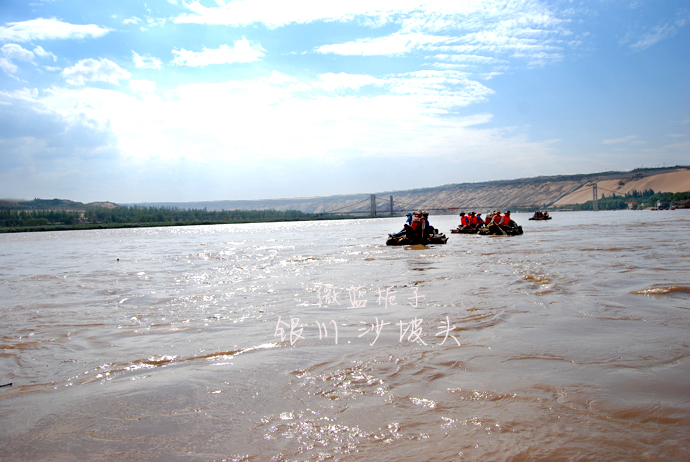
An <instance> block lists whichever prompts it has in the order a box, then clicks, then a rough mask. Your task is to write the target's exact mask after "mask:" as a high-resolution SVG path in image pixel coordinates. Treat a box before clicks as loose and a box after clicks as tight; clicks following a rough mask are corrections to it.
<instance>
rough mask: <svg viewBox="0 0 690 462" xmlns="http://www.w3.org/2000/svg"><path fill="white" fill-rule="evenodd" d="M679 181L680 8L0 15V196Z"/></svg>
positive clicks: (143, 5) (153, 8) (529, 6)
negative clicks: (645, 173) (642, 172)
mask: <svg viewBox="0 0 690 462" xmlns="http://www.w3.org/2000/svg"><path fill="white" fill-rule="evenodd" d="M689 164H690V3H688V2H687V0H664V1H647V0H626V1H616V0H589V1H538V0H502V1H501V0H495V1H489V0H487V1H482V0H453V1H446V0H439V1H433V0H431V1H422V0H348V1H347V2H334V1H324V0H320V1H308V0H292V1H288V0H232V1H228V0H151V1H148V2H141V1H133V0H118V1H93V0H88V1H86V0H33V1H32V0H23V1H15V0H0V198H4V199H33V198H44V199H52V198H60V199H71V200H75V201H79V202H92V201H112V202H120V203H136V202H162V201H177V202H184V201H204V200H248V199H272V198H292V197H313V196H330V195H336V194H354V193H376V192H383V191H393V190H406V189H412V188H425V187H434V186H440V185H444V184H452V183H467V182H469V183H475V182H484V181H492V180H502V179H515V178H524V177H534V176H542V175H563V174H579V173H593V172H601V171H610V170H617V171H627V170H632V169H635V168H639V167H657V166H672V165H689Z"/></svg>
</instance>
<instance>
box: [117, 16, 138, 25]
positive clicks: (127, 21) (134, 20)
mask: <svg viewBox="0 0 690 462" xmlns="http://www.w3.org/2000/svg"><path fill="white" fill-rule="evenodd" d="M140 22H141V19H140V18H137V17H136V16H132V17H131V18H127V19H125V20H123V21H122V24H139V23H140Z"/></svg>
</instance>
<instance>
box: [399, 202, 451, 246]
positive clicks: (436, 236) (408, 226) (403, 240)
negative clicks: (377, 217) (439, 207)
mask: <svg viewBox="0 0 690 462" xmlns="http://www.w3.org/2000/svg"><path fill="white" fill-rule="evenodd" d="M446 242H448V238H447V237H446V235H445V234H443V233H440V232H439V231H438V229H436V228H434V227H433V226H431V225H430V224H429V214H428V213H427V212H425V211H423V210H418V211H416V212H410V213H408V214H407V222H406V223H405V227H404V228H403V229H402V231H399V232H397V233H395V234H389V235H388V239H387V240H386V245H414V244H445V243H446Z"/></svg>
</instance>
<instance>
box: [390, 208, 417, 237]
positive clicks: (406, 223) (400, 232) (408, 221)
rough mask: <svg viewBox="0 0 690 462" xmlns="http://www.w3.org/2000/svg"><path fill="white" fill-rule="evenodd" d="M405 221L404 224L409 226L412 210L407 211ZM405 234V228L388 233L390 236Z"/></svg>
mask: <svg viewBox="0 0 690 462" xmlns="http://www.w3.org/2000/svg"><path fill="white" fill-rule="evenodd" d="M406 216H407V221H406V222H405V226H409V225H410V223H412V212H407V215H406ZM404 235H405V228H403V229H401V230H400V231H399V232H397V233H395V234H390V236H391V237H402V236H404Z"/></svg>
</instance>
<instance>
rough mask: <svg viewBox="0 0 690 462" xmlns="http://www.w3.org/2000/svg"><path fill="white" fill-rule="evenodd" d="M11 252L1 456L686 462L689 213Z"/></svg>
mask: <svg viewBox="0 0 690 462" xmlns="http://www.w3.org/2000/svg"><path fill="white" fill-rule="evenodd" d="M529 216H530V215H527V214H516V215H515V216H514V217H513V218H514V219H515V221H517V222H518V224H520V225H522V226H523V228H524V231H525V234H524V235H522V236H515V237H503V236H495V237H494V236H471V235H455V234H453V235H451V234H450V229H451V228H454V227H456V226H457V224H458V221H459V219H458V217H455V216H432V217H431V218H430V221H431V224H432V225H434V226H436V227H437V228H439V229H440V230H441V231H442V232H445V233H446V235H448V236H449V240H448V243H447V244H446V245H435V246H429V247H424V246H412V247H409V246H408V247H387V246H386V245H385V240H386V236H387V234H388V233H392V232H396V231H399V230H400V229H401V228H402V224H403V222H404V219H401V218H377V219H367V220H354V221H319V222H297V223H268V224H242V225H216V226H189V227H167V228H146V229H143V228H142V229H117V230H93V231H75V232H72V231H69V232H54V233H30V234H4V235H0V385H5V384H9V383H12V385H11V386H5V387H2V388H0V448H1V450H0V460H7V461H10V460H11V461H30V460H31V461H33V460H51V461H72V460H89V461H136V460H142V461H144V460H145V461H221V460H222V461H235V460H237V461H240V460H242V461H244V460H246V461H268V460H271V461H292V460H354V461H364V460H396V461H422V460H428V461H451V460H457V461H461V460H470V461H534V460H538V461H560V460H563V461H570V460H597V461H608V460H626V461H627V460H635V461H687V460H690V386H689V385H688V381H689V380H688V379H689V378H690V357H689V354H690V241H689V239H688V236H690V233H689V232H688V231H689V230H690V212H689V211H685V210H675V211H617V212H603V211H600V212H561V213H557V212H556V213H553V219H552V220H551V221H545V222H534V221H529V220H528V218H529Z"/></svg>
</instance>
